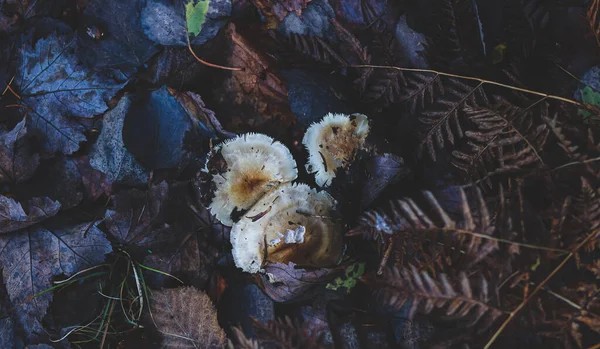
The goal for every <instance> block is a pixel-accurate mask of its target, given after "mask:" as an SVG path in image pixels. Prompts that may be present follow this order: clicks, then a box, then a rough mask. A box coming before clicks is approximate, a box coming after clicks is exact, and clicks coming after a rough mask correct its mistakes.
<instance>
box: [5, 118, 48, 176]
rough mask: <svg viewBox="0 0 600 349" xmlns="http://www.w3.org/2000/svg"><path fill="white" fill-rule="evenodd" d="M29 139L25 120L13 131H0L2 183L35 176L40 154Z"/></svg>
mask: <svg viewBox="0 0 600 349" xmlns="http://www.w3.org/2000/svg"><path fill="white" fill-rule="evenodd" d="M27 141H28V137H27V127H26V126H25V120H23V121H21V122H19V123H18V124H17V126H15V128H13V129H12V130H11V131H8V132H5V133H0V183H5V182H14V183H19V182H24V181H26V180H28V179H29V178H31V176H33V174H34V172H35V170H36V169H37V167H38V165H39V163H40V156H39V155H38V154H35V153H34V151H33V149H32V147H31V144H30V143H29V142H27Z"/></svg>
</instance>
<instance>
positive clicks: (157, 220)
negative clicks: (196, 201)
mask: <svg viewBox="0 0 600 349" xmlns="http://www.w3.org/2000/svg"><path fill="white" fill-rule="evenodd" d="M168 192H169V186H168V185H167V182H162V183H160V184H158V185H156V186H153V187H152V188H150V190H147V191H142V190H138V189H130V190H127V191H121V192H119V193H118V194H115V195H113V196H111V201H112V203H113V204H112V207H111V208H110V209H108V210H106V214H105V216H104V223H105V224H106V227H107V229H108V233H109V234H110V235H112V236H113V237H114V238H115V239H117V241H118V242H119V243H121V244H124V245H129V246H140V247H144V248H154V247H159V246H161V244H163V243H165V242H167V241H168V240H169V239H171V238H172V235H173V234H172V232H171V228H170V226H169V225H168V224H166V223H165V222H164V219H163V218H164V211H165V209H166V208H165V200H166V199H167V195H168Z"/></svg>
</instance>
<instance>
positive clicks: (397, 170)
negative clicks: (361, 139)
mask: <svg viewBox="0 0 600 349" xmlns="http://www.w3.org/2000/svg"><path fill="white" fill-rule="evenodd" d="M407 173H408V169H407V168H406V167H405V166H404V160H403V159H402V158H401V157H399V156H396V155H393V154H383V155H379V156H375V157H372V158H371V159H369V160H367V162H366V174H367V178H366V181H365V184H364V186H363V194H362V202H361V205H362V207H367V206H369V205H370V204H371V203H372V202H373V201H374V200H375V199H377V197H379V195H380V194H381V193H382V192H383V190H384V189H385V188H386V187H387V186H388V185H389V184H391V183H392V182H394V181H396V180H398V179H399V178H400V177H402V176H403V175H406V174H407Z"/></svg>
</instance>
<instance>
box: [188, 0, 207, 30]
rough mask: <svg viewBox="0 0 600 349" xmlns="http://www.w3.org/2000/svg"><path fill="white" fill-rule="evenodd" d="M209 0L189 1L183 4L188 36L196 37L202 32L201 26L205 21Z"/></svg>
mask: <svg viewBox="0 0 600 349" xmlns="http://www.w3.org/2000/svg"><path fill="white" fill-rule="evenodd" d="M209 4H210V0H199V1H196V0H190V1H189V2H188V3H186V4H185V21H186V23H187V29H188V34H192V35H194V36H198V34H200V31H201V30H202V25H203V24H204V22H205V21H206V13H207V12H208V5H209Z"/></svg>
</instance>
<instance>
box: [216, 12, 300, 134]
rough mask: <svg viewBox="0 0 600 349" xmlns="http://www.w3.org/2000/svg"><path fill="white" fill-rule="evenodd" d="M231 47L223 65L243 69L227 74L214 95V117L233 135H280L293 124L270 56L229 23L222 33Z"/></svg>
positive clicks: (283, 83) (282, 86)
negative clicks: (223, 117)
mask: <svg viewBox="0 0 600 349" xmlns="http://www.w3.org/2000/svg"><path fill="white" fill-rule="evenodd" d="M226 35H227V37H228V38H229V42H230V47H231V50H232V51H231V56H230V57H229V59H228V62H227V65H229V66H231V67H244V68H245V70H243V71H233V72H231V73H228V77H227V78H226V79H225V80H224V82H223V85H222V87H221V88H220V89H218V90H217V91H216V92H215V96H216V97H217V98H218V100H219V102H220V103H221V108H222V111H221V110H218V115H224V116H226V117H228V118H227V119H222V120H221V122H222V123H223V125H224V126H225V128H226V129H228V130H230V131H233V132H236V133H237V132H246V131H252V132H263V133H267V134H271V135H280V134H283V133H284V132H285V130H287V128H288V127H289V126H290V125H292V124H293V123H294V122H295V116H294V114H293V113H292V112H291V110H290V106H289V102H288V97H287V94H288V92H287V88H286V86H285V82H284V80H283V78H282V77H281V76H280V75H279V74H278V73H276V72H275V71H274V70H273V67H274V66H275V61H274V59H273V58H272V57H270V56H267V55H266V54H264V53H262V52H260V51H258V50H257V49H256V48H255V47H253V46H252V45H251V44H250V42H248V41H247V40H246V39H245V38H244V37H243V36H242V35H241V34H240V33H238V32H237V31H236V27H235V25H234V24H233V23H230V24H229V26H228V27H227V30H226Z"/></svg>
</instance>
